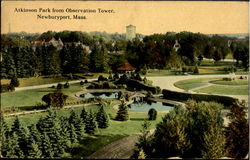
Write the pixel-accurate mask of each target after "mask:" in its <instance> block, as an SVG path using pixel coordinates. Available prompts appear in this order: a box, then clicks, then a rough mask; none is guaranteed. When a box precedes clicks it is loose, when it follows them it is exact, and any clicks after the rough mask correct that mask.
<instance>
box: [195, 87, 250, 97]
mask: <svg viewBox="0 0 250 160" xmlns="http://www.w3.org/2000/svg"><path fill="white" fill-rule="evenodd" d="M195 92H202V93H209V94H222V95H248V86H210V87H205V88H201V89H198V90H195Z"/></svg>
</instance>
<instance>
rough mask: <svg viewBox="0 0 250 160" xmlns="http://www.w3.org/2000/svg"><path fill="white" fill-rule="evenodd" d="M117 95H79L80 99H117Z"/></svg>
mask: <svg viewBox="0 0 250 160" xmlns="http://www.w3.org/2000/svg"><path fill="white" fill-rule="evenodd" d="M117 96H118V93H107V92H106V93H86V94H81V95H80V97H82V98H103V99H105V98H117Z"/></svg>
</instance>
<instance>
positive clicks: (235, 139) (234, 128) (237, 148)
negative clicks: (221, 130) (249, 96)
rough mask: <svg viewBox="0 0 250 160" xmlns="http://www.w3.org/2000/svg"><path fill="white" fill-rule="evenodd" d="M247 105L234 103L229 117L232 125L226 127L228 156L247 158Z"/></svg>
mask: <svg viewBox="0 0 250 160" xmlns="http://www.w3.org/2000/svg"><path fill="white" fill-rule="evenodd" d="M246 105H247V104H246V103H245V102H244V101H242V102H238V103H234V104H233V105H232V106H231V108H230V113H229V114H228V115H227V116H228V118H229V120H230V123H229V125H228V127H226V146H227V150H228V156H229V157H232V158H245V157H246V155H247V154H248V151H249V121H248V119H247V117H246V115H247V112H246V109H247V107H246Z"/></svg>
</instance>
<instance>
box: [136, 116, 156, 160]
mask: <svg viewBox="0 0 250 160" xmlns="http://www.w3.org/2000/svg"><path fill="white" fill-rule="evenodd" d="M149 127H150V123H149V122H148V121H147V120H145V121H144V122H143V124H142V129H141V133H142V134H141V135H140V136H139V139H138V142H137V143H136V144H135V147H136V149H135V150H134V153H133V155H132V156H131V158H136V159H140V158H144V159H145V158H149V157H147V154H148V155H150V154H151V153H152V150H151V148H152V146H151V145H152V139H151V138H150V137H149V136H150V132H149Z"/></svg>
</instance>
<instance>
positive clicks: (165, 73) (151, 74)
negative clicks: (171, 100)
mask: <svg viewBox="0 0 250 160" xmlns="http://www.w3.org/2000/svg"><path fill="white" fill-rule="evenodd" d="M169 75H175V72H174V71H170V70H164V69H155V70H154V69H149V70H148V73H147V76H148V77H156V76H169ZM142 77H143V76H142Z"/></svg>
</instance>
